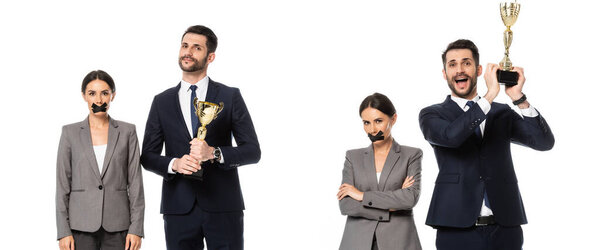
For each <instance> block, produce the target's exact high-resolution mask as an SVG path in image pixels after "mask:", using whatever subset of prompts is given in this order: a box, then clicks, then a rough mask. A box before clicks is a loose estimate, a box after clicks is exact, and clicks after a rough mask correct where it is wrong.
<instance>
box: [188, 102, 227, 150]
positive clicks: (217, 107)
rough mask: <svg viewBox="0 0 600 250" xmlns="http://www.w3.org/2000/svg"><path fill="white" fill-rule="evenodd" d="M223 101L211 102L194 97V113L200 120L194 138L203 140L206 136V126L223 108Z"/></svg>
mask: <svg viewBox="0 0 600 250" xmlns="http://www.w3.org/2000/svg"><path fill="white" fill-rule="evenodd" d="M223 107H224V106H223V102H220V103H219V104H215V103H212V102H203V101H198V98H194V108H195V109H196V115H197V116H198V120H199V121H200V127H199V128H198V135H197V136H196V138H198V139H200V140H204V138H206V126H207V125H208V124H209V123H210V122H212V121H213V120H214V119H216V118H217V115H218V114H219V113H221V111H222V110H223Z"/></svg>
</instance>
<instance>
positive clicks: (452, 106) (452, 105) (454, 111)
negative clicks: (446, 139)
mask: <svg viewBox="0 0 600 250" xmlns="http://www.w3.org/2000/svg"><path fill="white" fill-rule="evenodd" d="M442 106H443V107H444V108H445V109H446V110H448V112H447V114H449V115H450V116H451V117H450V118H451V121H454V120H456V118H458V117H459V116H460V115H462V114H463V113H464V112H465V111H464V110H463V109H462V108H460V107H459V106H458V105H457V104H456V102H454V101H452V99H451V98H450V96H449V95H448V96H447V97H446V100H444V102H443V103H442Z"/></svg>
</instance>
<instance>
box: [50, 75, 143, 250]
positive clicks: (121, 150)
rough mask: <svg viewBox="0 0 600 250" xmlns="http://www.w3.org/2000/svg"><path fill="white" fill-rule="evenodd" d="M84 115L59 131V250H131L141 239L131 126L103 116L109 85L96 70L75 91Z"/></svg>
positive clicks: (107, 77) (112, 90) (136, 157)
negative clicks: (83, 102)
mask: <svg viewBox="0 0 600 250" xmlns="http://www.w3.org/2000/svg"><path fill="white" fill-rule="evenodd" d="M81 92H82V96H83V99H84V100H85V102H86V103H87V107H88V110H89V114H88V116H87V118H86V119H85V120H83V121H82V122H77V123H73V124H69V125H65V126H64V127H63V128H62V135H61V137H60V144H59V146H58V159H57V163H56V226H57V234H58V240H59V247H60V249H61V250H66V249H69V250H73V249H75V248H76V249H77V250H87V249H94V250H98V249H102V250H105V249H111V250H112V249H115V250H116V249H118V250H123V249H134V250H137V249H139V248H140V246H141V237H143V235H144V189H143V184H142V172H141V169H140V161H139V158H140V149H139V145H138V139H137V134H136V132H135V126H134V125H132V124H129V123H125V122H122V121H117V120H115V119H113V118H112V117H110V116H109V115H108V113H107V111H108V109H109V108H110V102H111V101H112V100H113V99H114V97H115V84H114V82H113V79H112V78H111V77H110V75H108V74H107V73H106V72H104V71H102V70H96V71H92V72H90V73H89V74H87V75H86V76H85V78H84V79H83V83H82V85H81Z"/></svg>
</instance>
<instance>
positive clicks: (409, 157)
mask: <svg viewBox="0 0 600 250" xmlns="http://www.w3.org/2000/svg"><path fill="white" fill-rule="evenodd" d="M359 114H360V116H361V118H362V121H363V125H364V129H365V132H366V133H367V135H368V137H369V139H371V141H372V144H371V145H369V146H368V147H366V148H361V149H353V150H348V151H347V152H346V162H345V163H344V170H343V176H342V185H341V186H340V188H339V191H338V194H337V198H338V200H339V204H340V210H341V212H342V214H343V215H347V216H348V218H347V220H346V227H345V229H344V235H343V237H342V243H341V245H340V249H342V250H350V249H352V250H369V249H381V250H389V249H402V250H406V249H408V250H413V249H421V243H420V242H419V236H418V235H417V228H416V227H415V222H414V220H413V216H412V208H413V207H414V206H415V205H416V204H417V201H418V199H419V194H420V183H421V158H422V156H423V152H422V151H421V150H420V149H418V148H413V147H408V146H403V145H400V144H398V143H397V142H396V141H395V140H394V138H393V137H392V134H391V133H392V127H393V126H394V123H395V122H396V119H397V117H398V116H397V115H396V109H395V108H394V105H393V104H392V102H391V101H390V100H389V99H388V98H387V97H386V96H385V95H382V94H379V93H375V94H373V95H370V96H367V98H365V99H364V100H363V102H362V103H361V105H360V109H359Z"/></svg>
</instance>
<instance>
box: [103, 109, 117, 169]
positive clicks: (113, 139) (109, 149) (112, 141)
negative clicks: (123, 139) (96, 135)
mask: <svg viewBox="0 0 600 250" xmlns="http://www.w3.org/2000/svg"><path fill="white" fill-rule="evenodd" d="M108 122H109V125H108V143H107V145H106V153H105V155H104V163H103V164H102V174H101V175H100V178H104V174H106V169H107V168H108V166H109V163H110V160H111V159H112V155H113V153H114V152H115V147H116V145H117V140H118V139H119V130H118V129H117V128H118V127H119V125H118V124H117V122H115V120H113V119H112V118H110V116H109V117H108Z"/></svg>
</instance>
